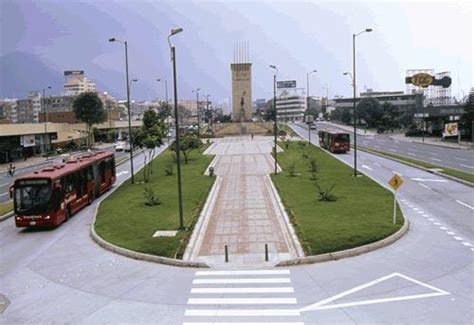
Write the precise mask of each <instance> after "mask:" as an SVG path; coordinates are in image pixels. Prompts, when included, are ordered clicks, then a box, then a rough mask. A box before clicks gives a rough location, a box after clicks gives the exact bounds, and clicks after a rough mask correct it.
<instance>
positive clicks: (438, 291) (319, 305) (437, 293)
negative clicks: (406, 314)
mask: <svg viewBox="0 0 474 325" xmlns="http://www.w3.org/2000/svg"><path fill="white" fill-rule="evenodd" d="M393 277H401V278H403V279H405V280H408V281H410V282H413V283H416V284H418V285H420V286H422V287H425V288H428V289H430V290H432V291H435V292H431V293H424V294H418V295H409V296H400V297H393V298H382V299H371V300H363V301H355V302H347V303H341V304H333V305H328V303H330V302H333V301H334V300H337V299H339V298H342V297H345V296H348V295H350V294H352V293H355V292H358V291H361V290H362V289H365V288H368V287H371V286H373V285H376V284H377V283H380V282H383V281H386V280H388V279H391V278H393ZM449 294H450V293H449V292H447V291H444V290H441V289H438V288H436V287H433V286H431V285H429V284H426V283H423V282H421V281H418V280H415V279H412V278H409V277H407V276H406V275H403V274H400V273H392V274H390V275H387V276H383V277H381V278H379V279H376V280H374V281H370V282H368V283H365V284H362V285H360V286H357V287H355V288H352V289H350V290H347V291H344V292H342V293H339V294H337V295H335V296H332V297H329V298H327V299H324V300H321V301H319V302H317V303H315V304H312V305H309V306H307V307H304V308H302V309H300V311H301V312H304V311H310V310H325V309H334V308H341V307H352V306H361V305H372V304H379V303H384V302H392V301H402V300H413V299H420V298H428V297H436V296H444V295H449Z"/></svg>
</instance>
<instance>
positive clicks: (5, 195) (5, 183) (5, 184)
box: [0, 145, 129, 203]
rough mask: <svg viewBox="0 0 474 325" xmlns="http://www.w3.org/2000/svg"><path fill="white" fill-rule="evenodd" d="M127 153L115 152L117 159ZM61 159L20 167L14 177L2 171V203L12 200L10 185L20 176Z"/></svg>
mask: <svg viewBox="0 0 474 325" xmlns="http://www.w3.org/2000/svg"><path fill="white" fill-rule="evenodd" d="M102 149H104V150H113V145H111V146H110V147H104V148H102ZM82 153H85V152H82ZM77 154H81V153H80V152H77V153H74V155H77ZM127 155H129V153H128V152H124V151H119V152H115V159H120V158H121V157H125V156H127ZM61 159H62V157H61V156H58V157H57V158H55V159H52V160H49V161H44V162H41V163H38V164H36V165H32V166H29V167H24V168H18V169H16V171H15V174H14V176H13V177H11V176H9V175H8V174H7V173H0V203H2V202H6V201H8V200H10V194H9V189H10V186H11V185H12V184H13V182H14V181H15V180H16V179H17V178H18V177H20V176H22V175H25V174H28V173H31V172H34V171H35V170H38V169H42V168H44V167H45V166H46V165H49V164H50V163H59V162H60V161H61Z"/></svg>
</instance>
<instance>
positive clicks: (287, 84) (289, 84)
mask: <svg viewBox="0 0 474 325" xmlns="http://www.w3.org/2000/svg"><path fill="white" fill-rule="evenodd" d="M277 88H278V89H284V88H296V80H284V81H277Z"/></svg>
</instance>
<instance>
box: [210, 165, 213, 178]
mask: <svg viewBox="0 0 474 325" xmlns="http://www.w3.org/2000/svg"><path fill="white" fill-rule="evenodd" d="M209 176H211V177H212V176H214V167H209Z"/></svg>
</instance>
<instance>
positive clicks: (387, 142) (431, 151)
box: [298, 122, 474, 174]
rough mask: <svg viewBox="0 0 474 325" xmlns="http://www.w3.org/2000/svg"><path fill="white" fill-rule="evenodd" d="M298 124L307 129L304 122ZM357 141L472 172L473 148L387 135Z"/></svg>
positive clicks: (371, 146)
mask: <svg viewBox="0 0 474 325" xmlns="http://www.w3.org/2000/svg"><path fill="white" fill-rule="evenodd" d="M298 125H299V126H300V127H303V128H305V129H306V130H307V126H306V125H305V124H298ZM316 127H317V130H320V129H321V128H324V129H341V128H339V127H337V126H334V124H327V123H324V122H322V123H321V122H318V123H316ZM341 130H342V129H341ZM349 133H350V135H351V141H353V140H352V137H353V133H352V131H350V132H349ZM357 143H358V144H359V145H362V146H364V147H369V148H373V149H375V150H380V151H385V152H388V153H392V154H396V155H400V156H405V157H407V158H411V159H417V160H421V161H425V162H427V163H430V164H434V165H440V166H444V167H449V168H453V169H458V170H462V171H465V172H468V173H471V174H472V173H474V150H472V149H456V148H447V147H440V146H436V145H428V144H422V143H417V142H409V141H402V140H396V139H392V138H390V137H389V136H388V135H375V136H369V135H367V136H364V135H359V136H358V137H357Z"/></svg>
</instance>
